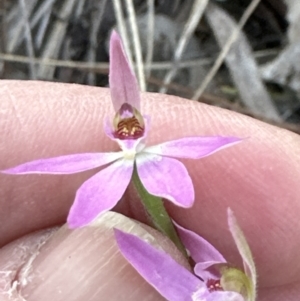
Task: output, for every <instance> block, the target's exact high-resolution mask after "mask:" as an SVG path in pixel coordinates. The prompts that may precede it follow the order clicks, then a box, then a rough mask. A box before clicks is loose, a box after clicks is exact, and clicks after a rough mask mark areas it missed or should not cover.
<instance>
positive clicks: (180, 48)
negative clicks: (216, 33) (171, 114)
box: [159, 0, 208, 93]
mask: <svg viewBox="0 0 300 301" xmlns="http://www.w3.org/2000/svg"><path fill="white" fill-rule="evenodd" d="M207 4H208V0H195V2H194V5H193V7H192V10H191V13H190V16H189V18H188V20H187V22H186V24H185V26H184V29H183V32H182V35H181V37H180V39H179V41H178V44H177V47H176V49H175V54H174V65H173V66H172V68H171V69H170V70H169V71H168V73H167V74H166V76H165V78H164V85H168V84H169V83H170V82H171V81H172V79H173V78H174V76H175V75H176V72H177V64H178V62H179V61H180V59H181V56H182V54H183V52H184V50H185V47H186V46H187V43H188V42H189V40H190V38H191V36H192V34H193V33H194V31H195V28H196V26H197V25H198V23H199V20H200V19H201V17H202V15H203V12H204V10H205V8H206V6H207ZM159 92H160V93H166V92H167V89H166V88H165V87H162V88H160V90H159Z"/></svg>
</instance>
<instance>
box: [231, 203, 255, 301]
mask: <svg viewBox="0 0 300 301" xmlns="http://www.w3.org/2000/svg"><path fill="white" fill-rule="evenodd" d="M227 215H228V226H229V230H230V232H231V235H232V237H233V239H234V242H235V244H236V246H237V248H238V251H239V253H240V255H241V257H242V259H243V263H244V269H245V274H246V275H247V276H248V277H249V278H250V279H251V280H252V284H253V290H254V291H253V292H252V295H253V300H255V295H256V292H255V289H256V281H257V280H256V278H257V275H256V268H255V263H254V260H253V256H252V253H251V250H250V247H249V245H248V243H247V240H246V238H245V235H244V233H243V231H242V229H241V228H240V226H239V224H238V222H237V220H236V218H235V216H234V214H233V211H232V210H231V209H230V208H228V210H227Z"/></svg>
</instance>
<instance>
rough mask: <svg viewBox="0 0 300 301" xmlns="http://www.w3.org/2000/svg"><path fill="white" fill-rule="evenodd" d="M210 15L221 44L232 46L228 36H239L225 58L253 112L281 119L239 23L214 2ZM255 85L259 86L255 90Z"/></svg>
mask: <svg viewBox="0 0 300 301" xmlns="http://www.w3.org/2000/svg"><path fill="white" fill-rule="evenodd" d="M258 2H259V1H257V0H256V1H252V7H251V10H249V9H248V14H249V15H250V12H251V11H253V10H254V8H255V6H254V4H256V3H258ZM206 16H207V19H208V22H209V24H210V26H211V28H212V29H213V31H214V33H215V36H216V38H217V41H218V43H219V45H220V46H221V47H224V48H226V46H227V45H228V44H227V43H228V42H227V37H228V36H230V34H232V35H234V36H235V39H234V41H235V42H231V44H230V47H229V46H228V47H229V50H228V51H226V52H227V55H226V57H225V60H226V63H227V66H228V68H229V70H230V73H231V75H232V78H233V80H234V82H235V85H236V86H237V88H238V90H239V93H240V96H241V100H242V101H243V102H244V104H245V105H246V106H247V107H248V108H249V109H251V110H252V111H253V112H255V113H263V114H264V115H265V116H266V117H267V118H270V119H274V120H277V121H279V120H281V118H280V116H279V113H278V112H277V110H276V108H275V106H274V104H273V102H272V99H271V97H270V96H269V94H268V92H267V91H266V89H265V87H264V85H263V82H262V80H261V78H260V76H259V69H258V67H257V64H256V62H255V59H254V57H253V54H252V50H251V48H250V45H249V44H248V42H247V40H246V38H245V36H244V35H243V33H242V32H238V31H237V28H239V26H237V25H236V23H235V21H234V20H233V19H232V18H231V17H230V16H229V15H228V14H227V13H226V12H224V11H223V10H222V9H220V8H219V7H218V6H216V5H213V4H210V5H209V6H208V9H207V11H206ZM244 20H246V18H244ZM243 23H244V22H243ZM230 40H231V38H230ZM226 50H227V49H226ZM222 52H223V51H222ZM209 75H210V74H209ZM205 83H206V82H205ZM253 87H255V89H253ZM203 88H204V87H203ZM202 91H203V90H202ZM197 96H198V95H197Z"/></svg>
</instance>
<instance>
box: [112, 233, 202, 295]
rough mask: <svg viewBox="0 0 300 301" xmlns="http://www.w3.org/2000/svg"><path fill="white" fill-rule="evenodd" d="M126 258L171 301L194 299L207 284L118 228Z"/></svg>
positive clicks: (121, 249)
mask: <svg viewBox="0 0 300 301" xmlns="http://www.w3.org/2000/svg"><path fill="white" fill-rule="evenodd" d="M115 237H116V240H117V244H118V246H119V249H120V251H121V253H122V255H123V256H124V257H125V258H126V259H127V260H128V261H129V263H130V264H131V265H132V266H133V267H134V268H135V269H136V270H137V271H138V273H139V274H140V275H141V276H142V277H143V278H144V279H145V280H146V281H147V282H148V283H149V284H151V285H152V286H153V287H154V288H155V289H156V290H157V291H158V292H159V293H160V294H161V295H162V296H163V297H165V298H166V299H167V300H169V301H182V300H192V295H193V294H194V293H195V292H196V291H198V290H199V289H200V290H201V289H205V291H206V287H205V284H204V283H203V282H202V281H201V280H200V279H198V278H197V277H195V276H194V275H193V274H192V273H191V272H189V271H188V270H186V269H185V268H184V267H183V266H181V265H180V264H179V263H177V262H176V261H175V260H174V259H173V258H172V257H171V256H170V255H168V254H167V253H164V252H162V251H159V250H157V249H156V248H154V247H152V246H151V245H149V244H148V243H146V242H145V241H143V240H142V239H140V238H139V237H137V236H135V235H132V234H128V233H124V232H122V231H120V230H117V229H115Z"/></svg>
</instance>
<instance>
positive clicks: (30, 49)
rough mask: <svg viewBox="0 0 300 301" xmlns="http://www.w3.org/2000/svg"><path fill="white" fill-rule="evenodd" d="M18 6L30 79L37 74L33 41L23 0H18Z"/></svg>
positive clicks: (34, 77)
mask: <svg viewBox="0 0 300 301" xmlns="http://www.w3.org/2000/svg"><path fill="white" fill-rule="evenodd" d="M19 6H20V9H21V11H22V16H23V19H24V26H25V40H26V48H27V53H28V57H29V73H30V79H36V78H37V74H36V70H35V64H34V61H33V59H34V57H35V55H34V48H33V42H32V35H31V29H30V25H29V16H28V12H27V8H26V4H25V1H24V0H19Z"/></svg>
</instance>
